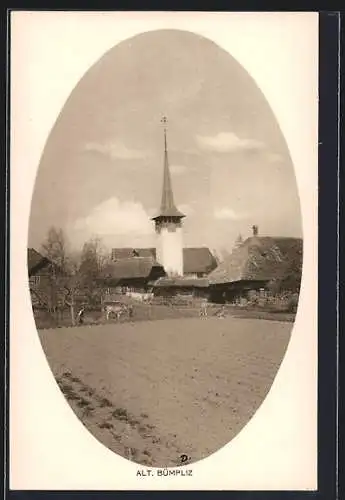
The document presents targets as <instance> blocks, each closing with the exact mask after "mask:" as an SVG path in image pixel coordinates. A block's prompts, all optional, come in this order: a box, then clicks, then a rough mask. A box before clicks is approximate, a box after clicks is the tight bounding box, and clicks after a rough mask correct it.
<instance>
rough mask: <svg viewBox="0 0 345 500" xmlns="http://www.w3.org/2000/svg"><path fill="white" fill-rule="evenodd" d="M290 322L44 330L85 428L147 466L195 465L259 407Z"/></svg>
mask: <svg viewBox="0 0 345 500" xmlns="http://www.w3.org/2000/svg"><path fill="white" fill-rule="evenodd" d="M291 328H292V324H291V323H283V322H273V321H263V320H255V319H238V318H233V317H232V318H227V319H225V320H219V319H216V318H208V319H205V320H200V319H195V318H193V319H178V320H177V319H175V320H162V321H152V322H149V321H148V322H143V323H135V324H130V323H126V324H123V325H106V326H98V327H92V328H90V327H81V328H75V329H71V328H66V329H58V330H55V331H54V330H46V331H40V337H41V341H42V345H43V348H44V350H45V352H46V355H47V358H48V361H49V363H50V366H51V368H52V370H53V373H54V375H55V377H56V379H57V381H58V384H59V386H60V388H61V389H62V391H63V393H64V394H65V396H66V398H67V400H68V401H69V403H70V405H71V406H72V408H73V410H74V411H75V413H76V414H77V416H78V417H79V418H80V419H81V421H82V422H83V424H84V425H85V426H86V427H87V428H88V429H89V431H90V432H91V433H92V434H93V435H94V436H95V437H96V438H97V439H99V441H101V442H102V443H103V444H104V445H106V446H107V447H108V448H110V449H111V450H113V451H115V452H116V453H118V454H120V455H121V456H123V457H126V458H128V459H130V460H133V461H135V462H137V463H141V464H143V465H145V464H146V465H151V466H159V467H163V466H175V465H178V464H179V463H180V457H181V455H182V454H186V455H188V456H189V457H190V461H191V462H194V461H196V460H199V459H201V458H203V457H206V456H208V455H209V454H210V453H213V452H214V451H216V450H217V449H219V448H220V447H222V446H224V445H225V444H226V443H227V442H229V441H230V439H232V438H233V437H234V436H235V435H236V434H237V433H238V432H239V431H240V430H241V428H242V427H243V426H244V425H245V424H246V423H247V422H248V421H249V419H250V418H251V417H252V415H253V414H254V413H255V411H256V410H257V408H258V407H259V405H260V404H261V402H262V401H263V399H264V397H265V396H266V394H267V392H268V390H269V389H270V386H271V384H272V382H273V380H274V377H275V375H276V372H277V370H278V368H279V365H280V363H281V361H282V358H283V356H284V354H285V350H286V347H287V344H288V341H289V338H290V332H291Z"/></svg>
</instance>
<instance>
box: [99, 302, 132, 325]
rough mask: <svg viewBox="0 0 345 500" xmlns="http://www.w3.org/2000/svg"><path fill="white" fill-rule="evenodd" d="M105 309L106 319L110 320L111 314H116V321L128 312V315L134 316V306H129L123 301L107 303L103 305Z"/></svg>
mask: <svg viewBox="0 0 345 500" xmlns="http://www.w3.org/2000/svg"><path fill="white" fill-rule="evenodd" d="M103 311H104V313H105V315H106V320H107V321H109V318H110V315H111V314H114V315H115V318H116V321H119V319H120V318H121V316H123V315H124V314H127V315H128V317H130V318H131V317H132V316H133V307H132V306H127V305H126V304H122V303H121V302H117V303H114V304H106V305H105V306H104V307H103Z"/></svg>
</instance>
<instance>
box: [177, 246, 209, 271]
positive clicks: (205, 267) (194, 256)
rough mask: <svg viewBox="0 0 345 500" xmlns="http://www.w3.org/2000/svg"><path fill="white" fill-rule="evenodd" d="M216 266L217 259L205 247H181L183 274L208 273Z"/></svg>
mask: <svg viewBox="0 0 345 500" xmlns="http://www.w3.org/2000/svg"><path fill="white" fill-rule="evenodd" d="M216 267H217V261H216V259H215V257H214V255H213V254H212V253H211V251H210V249H209V248H207V247H195V248H193V247H187V248H184V249H183V272H184V273H185V274H197V273H205V274H207V273H209V272H211V271H213V269H215V268H216Z"/></svg>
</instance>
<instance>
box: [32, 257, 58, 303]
mask: <svg viewBox="0 0 345 500" xmlns="http://www.w3.org/2000/svg"><path fill="white" fill-rule="evenodd" d="M27 265H28V274H29V288H30V294H31V300H32V304H33V306H38V305H46V303H47V302H48V296H49V295H50V289H51V275H52V272H53V264H52V262H51V261H50V260H49V259H47V258H46V257H43V255H41V254H40V253H39V252H37V250H35V249H34V248H28V254H27Z"/></svg>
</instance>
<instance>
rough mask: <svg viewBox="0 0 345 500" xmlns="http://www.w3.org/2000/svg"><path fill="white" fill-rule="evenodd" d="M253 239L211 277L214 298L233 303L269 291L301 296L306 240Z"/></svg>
mask: <svg viewBox="0 0 345 500" xmlns="http://www.w3.org/2000/svg"><path fill="white" fill-rule="evenodd" d="M253 229H254V233H253V236H252V237H250V238H248V239H246V240H245V241H244V242H243V243H242V244H241V245H239V246H238V247H237V248H235V249H234V250H233V252H232V253H231V254H230V255H229V256H228V257H227V258H226V259H225V260H224V261H223V262H222V263H221V264H220V265H219V266H218V267H217V268H216V269H214V270H213V271H212V272H211V273H210V275H209V277H208V280H209V292H210V298H211V300H213V301H216V302H224V301H226V302H233V301H235V300H236V299H238V298H245V297H248V294H249V295H250V293H252V292H258V291H261V292H264V291H265V290H269V289H271V290H274V291H291V292H298V291H299V287H300V281H301V275H302V260H303V259H302V256H303V240H302V239H300V238H284V237H269V236H259V235H258V229H257V227H256V226H254V227H253Z"/></svg>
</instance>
